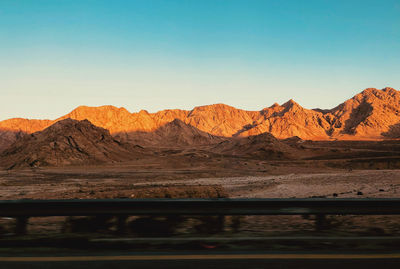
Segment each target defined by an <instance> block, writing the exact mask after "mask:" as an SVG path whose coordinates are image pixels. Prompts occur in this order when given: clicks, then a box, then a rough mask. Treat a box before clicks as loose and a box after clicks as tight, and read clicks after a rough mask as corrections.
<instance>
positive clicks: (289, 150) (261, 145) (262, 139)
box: [211, 133, 296, 160]
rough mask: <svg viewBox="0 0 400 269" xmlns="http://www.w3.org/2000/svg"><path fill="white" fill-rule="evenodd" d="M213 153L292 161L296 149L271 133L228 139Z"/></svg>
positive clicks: (215, 148)
mask: <svg viewBox="0 0 400 269" xmlns="http://www.w3.org/2000/svg"><path fill="white" fill-rule="evenodd" d="M211 151H213V152H215V153H219V154H224V155H233V156H242V157H252V158H262V159H264V160H274V159H291V158H294V156H295V155H296V149H295V148H293V147H291V146H289V145H287V144H285V143H283V142H281V141H279V140H278V139H276V138H275V137H274V136H273V135H271V134H269V133H263V134H259V135H254V136H248V137H236V138H232V139H227V140H225V141H223V142H221V143H219V144H217V145H215V146H214V147H213V148H212V149H211Z"/></svg>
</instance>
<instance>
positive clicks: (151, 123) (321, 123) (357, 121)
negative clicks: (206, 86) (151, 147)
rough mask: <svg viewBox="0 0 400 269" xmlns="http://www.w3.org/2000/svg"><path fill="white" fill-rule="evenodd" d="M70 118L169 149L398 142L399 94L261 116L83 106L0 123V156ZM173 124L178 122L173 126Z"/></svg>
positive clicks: (227, 110)
mask: <svg viewBox="0 0 400 269" xmlns="http://www.w3.org/2000/svg"><path fill="white" fill-rule="evenodd" d="M67 118H71V119H76V120H84V119H88V120H89V121H90V122H91V123H93V124H94V125H96V126H99V127H102V128H105V129H107V130H109V131H110V133H111V134H112V135H113V136H116V137H119V138H120V139H121V140H123V141H134V142H136V143H140V141H147V142H145V144H149V143H153V144H154V143H162V141H167V144H170V143H172V141H173V140H174V139H175V141H176V143H178V142H179V141H180V142H182V143H183V144H190V143H200V144H201V143H203V142H204V143H207V142H206V141H209V140H210V141H214V140H215V139H217V138H216V137H217V136H223V137H232V136H239V137H247V136H253V135H258V134H262V133H265V132H268V133H271V134H272V135H274V136H275V137H277V138H282V139H284V138H288V137H292V136H298V137H300V138H301V139H312V140H325V139H355V140H357V139H381V138H399V137H400V93H399V92H398V91H396V90H394V89H392V88H385V89H383V90H377V89H366V90H364V91H363V92H361V93H360V94H357V95H356V96H354V97H353V98H351V99H349V100H347V101H346V102H344V103H343V104H340V105H339V106H337V107H335V108H334V109H332V110H318V109H315V110H311V109H305V108H303V107H301V106H300V105H299V104H297V103H296V102H294V101H293V100H290V101H288V102H286V103H285V104H283V105H278V104H274V105H272V106H271V107H267V108H265V109H263V110H261V111H246V110H241V109H236V108H234V107H231V106H228V105H224V104H215V105H208V106H200V107H195V108H194V109H193V110H191V111H185V110H179V109H174V110H163V111H159V112H157V113H148V112H147V111H144V110H142V111H140V112H138V113H130V112H129V111H127V110H126V109H125V108H116V107H114V106H101V107H86V106H81V107H78V108H76V109H75V110H73V111H72V112H71V113H69V114H67V115H65V116H62V117H61V118H59V119H57V120H55V121H49V120H27V119H10V120H6V121H2V122H0V150H1V149H2V148H3V149H4V148H5V147H6V146H7V145H9V144H10V143H12V142H14V141H15V140H16V138H17V137H19V136H21V135H23V134H24V133H28V134H29V133H33V132H36V131H39V130H43V129H44V128H46V127H48V126H50V125H51V124H53V123H55V122H57V121H60V120H62V119H67ZM174 120H179V121H175V122H174V123H171V122H173V121H174ZM168 123H171V124H170V125H168ZM190 127H195V129H191V128H190ZM176 136H178V137H176ZM205 137H207V138H205Z"/></svg>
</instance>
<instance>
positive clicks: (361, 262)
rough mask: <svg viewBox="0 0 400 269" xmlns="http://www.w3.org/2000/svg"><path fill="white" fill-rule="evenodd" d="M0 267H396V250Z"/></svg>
mask: <svg viewBox="0 0 400 269" xmlns="http://www.w3.org/2000/svg"><path fill="white" fill-rule="evenodd" d="M0 268H2V269H3V268H4V269H8V268H10V269H14V268H18V269H19V268H40V269H45V268H61V269H63V268H68V269H70V268H112V269H118V268H135V269H136V268H167V269H168V268H174V269H176V268H191V269H194V268H219V269H220V268H246V269H247V268H249V269H252V268H254V269H255V268H272V269H274V268H296V269H297V268H300V269H301V268H311V269H312V268H319V269H320V268H323V269H330V268H335V269H338V268H340V269H342V268H352V269H353V268H363V269H365V268H396V269H397V268H400V253H385V254H382V253H365V254H360V253H358V254H340V253H322V254H316V253H234V252H229V253H218V254H181V253H153V254H132V255H111V256H106V255H102V256H95V255H94V256H77V255H74V256H27V255H25V256H15V257H5V256H3V257H0Z"/></svg>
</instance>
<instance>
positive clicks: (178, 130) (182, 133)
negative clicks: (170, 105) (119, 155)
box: [117, 119, 223, 148]
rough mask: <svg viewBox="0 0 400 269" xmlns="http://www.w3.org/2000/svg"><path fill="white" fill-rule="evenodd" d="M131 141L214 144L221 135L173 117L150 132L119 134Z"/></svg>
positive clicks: (180, 145) (142, 142)
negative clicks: (210, 132) (207, 131)
mask: <svg viewBox="0 0 400 269" xmlns="http://www.w3.org/2000/svg"><path fill="white" fill-rule="evenodd" d="M124 136H125V139H126V140H128V141H129V142H131V143H135V144H140V145H144V146H158V147H174V148H175V147H186V146H198V145H209V144H215V143H218V142H220V141H222V140H223V138H222V137H218V136H214V135H211V134H209V133H206V132H203V131H201V130H199V129H197V128H196V127H193V126H191V125H189V124H186V123H184V122H183V121H181V120H179V119H174V120H172V121H171V122H168V123H166V124H164V125H162V126H161V127H160V128H158V129H156V130H154V131H152V132H143V131H137V132H131V133H127V134H119V135H117V137H118V138H120V137H124Z"/></svg>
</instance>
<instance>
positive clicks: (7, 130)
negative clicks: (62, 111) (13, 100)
mask: <svg viewBox="0 0 400 269" xmlns="http://www.w3.org/2000/svg"><path fill="white" fill-rule="evenodd" d="M51 124H52V121H51V120H29V119H21V118H14V119H9V120H4V121H0V152H1V151H2V150H4V149H6V148H7V147H9V146H10V145H11V144H12V143H14V142H15V141H16V140H17V139H18V138H20V137H22V136H24V135H25V134H30V133H34V132H37V131H41V130H43V129H44V128H46V127H48V126H50V125H51Z"/></svg>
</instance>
